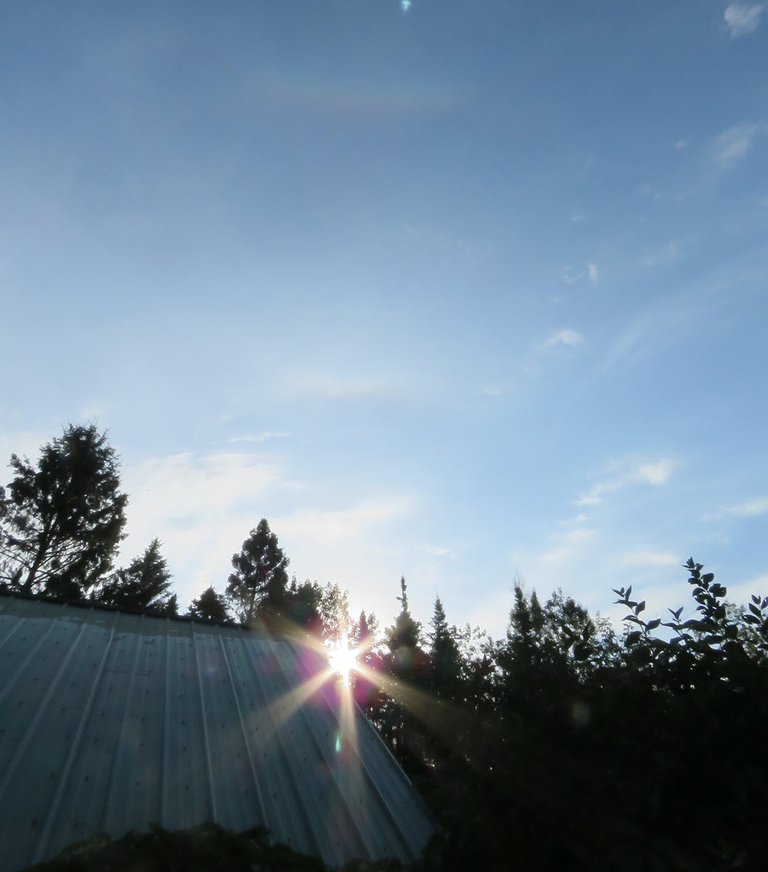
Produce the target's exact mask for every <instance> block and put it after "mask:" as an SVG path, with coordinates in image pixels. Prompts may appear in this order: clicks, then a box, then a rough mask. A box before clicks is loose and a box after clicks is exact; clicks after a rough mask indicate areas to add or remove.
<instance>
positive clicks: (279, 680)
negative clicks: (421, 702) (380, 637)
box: [0, 596, 432, 872]
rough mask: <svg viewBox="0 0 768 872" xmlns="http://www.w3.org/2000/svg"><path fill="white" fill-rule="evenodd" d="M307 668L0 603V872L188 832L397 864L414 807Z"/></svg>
mask: <svg viewBox="0 0 768 872" xmlns="http://www.w3.org/2000/svg"><path fill="white" fill-rule="evenodd" d="M324 668H325V664H324V663H323V662H322V661H321V659H320V658H319V656H318V654H317V653H316V652H313V651H312V650H310V649H309V648H306V649H305V648H304V647H303V646H301V645H299V644H297V643H296V642H294V641H291V640H289V639H284V638H275V637H271V636H269V635H267V634H265V633H259V632H257V631H249V630H243V629H241V628H238V627H227V626H214V625H207V624H201V623H198V622H193V621H190V620H179V619H168V618H159V617H153V616H148V615H138V614H126V613H122V612H112V611H107V610H101V609H94V608H82V607H79V606H75V607H73V606H67V605H64V604H58V603H49V602H42V601H39V600H30V599H23V598H17V597H9V596H0V807H1V808H2V809H3V813H2V814H1V815H0V868H2V869H4V870H7V872H13V870H17V869H20V868H22V867H23V866H25V865H27V864H29V863H31V862H35V861H39V860H42V859H46V858H48V857H51V856H55V855H56V854H57V853H59V852H60V851H61V850H62V848H64V847H65V846H66V845H67V844H69V843H71V842H73V841H77V840H80V839H83V838H86V837H87V836H89V835H90V834H92V833H95V832H99V831H105V832H108V833H110V834H111V835H113V836H116V837H117V836H120V835H122V834H123V833H125V832H127V831H128V830H131V829H137V830H145V829H147V827H148V824H149V823H155V822H156V823H159V824H161V825H162V826H164V827H167V828H169V829H176V828H188V827H192V826H194V825H196V824H199V823H202V822H204V821H206V820H212V821H215V822H216V823H218V824H221V825H222V826H224V827H226V828H228V829H232V830H243V829H246V828H248V827H252V826H257V825H260V826H266V827H268V828H269V829H270V830H271V832H272V836H273V838H274V839H275V840H277V841H283V842H287V843H288V844H289V845H291V846H292V847H294V848H295V849H296V850H299V851H302V852H306V853H310V854H315V855H318V856H320V857H322V858H323V860H324V861H325V862H327V863H329V864H334V865H335V864H340V863H342V862H345V861H346V860H348V859H351V858H352V857H360V858H363V859H380V858H383V857H387V856H389V857H395V858H397V859H400V860H404V861H408V860H411V859H413V858H414V857H415V856H416V855H417V854H418V853H419V851H420V850H421V848H422V847H423V846H424V844H425V842H426V841H427V839H428V838H429V836H430V834H431V832H432V825H431V823H430V821H429V818H428V816H427V814H426V812H425V810H424V807H423V805H422V803H421V801H420V800H419V798H418V796H417V795H416V794H415V792H414V790H413V788H412V786H411V785H410V782H409V781H408V780H407V778H406V777H405V775H404V774H403V772H402V770H401V769H400V767H399V766H398V765H397V763H396V761H395V760H394V758H393V757H392V756H391V754H390V753H389V751H388V749H387V748H386V746H385V745H384V744H383V742H382V741H381V739H380V738H379V736H378V735H377V734H376V732H375V730H374V729H373V728H372V726H371V725H370V724H369V723H368V722H367V721H366V720H365V718H364V717H363V716H362V714H361V713H360V712H359V711H358V710H357V708H356V707H354V706H353V705H350V706H349V711H350V713H351V714H350V716H349V719H348V720H345V718H344V716H343V713H342V707H343V699H342V698H341V697H340V696H339V694H338V691H337V690H336V688H335V685H333V684H329V683H327V682H326V683H325V684H323V683H322V682H318V681H315V682H312V679H313V677H314V676H316V675H318V673H319V672H320V671H321V670H323V669H324ZM318 684H320V685H321V686H320V687H317V685H318ZM301 688H307V690H306V691H305V692H304V693H302V692H301Z"/></svg>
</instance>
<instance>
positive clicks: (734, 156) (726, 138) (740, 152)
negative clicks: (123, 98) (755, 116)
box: [713, 124, 763, 170]
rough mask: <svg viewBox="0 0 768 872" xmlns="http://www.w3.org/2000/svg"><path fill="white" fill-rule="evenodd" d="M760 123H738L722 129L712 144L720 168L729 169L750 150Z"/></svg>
mask: <svg viewBox="0 0 768 872" xmlns="http://www.w3.org/2000/svg"><path fill="white" fill-rule="evenodd" d="M762 129H763V125H762V124H740V125H738V126H737V127H731V128H729V129H728V130H724V131H723V132H722V133H721V134H720V135H719V136H718V137H717V138H716V139H715V142H714V145H713V154H714V159H715V163H716V164H717V166H718V167H719V168H720V169H721V170H730V169H733V167H735V166H736V164H738V163H740V162H741V161H742V160H744V158H745V157H746V156H747V155H748V154H749V152H750V151H751V150H752V146H753V145H754V142H755V139H756V138H757V136H758V134H759V133H760V132H761V131H762Z"/></svg>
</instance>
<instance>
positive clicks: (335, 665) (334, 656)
mask: <svg viewBox="0 0 768 872" xmlns="http://www.w3.org/2000/svg"><path fill="white" fill-rule="evenodd" d="M356 663H357V651H356V650H354V649H352V648H348V647H347V645H346V643H345V642H340V643H339V644H337V645H334V646H333V648H331V649H330V651H329V652H328V665H329V666H330V667H331V670H332V671H333V672H336V673H337V674H338V675H340V676H341V680H342V681H343V682H344V684H349V673H350V672H351V671H352V670H353V669H354V668H355V665H356Z"/></svg>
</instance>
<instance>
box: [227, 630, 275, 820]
mask: <svg viewBox="0 0 768 872" xmlns="http://www.w3.org/2000/svg"><path fill="white" fill-rule="evenodd" d="M219 647H220V648H221V654H222V657H223V658H224V665H225V666H226V669H227V676H228V677H229V686H230V690H231V691H232V698H233V699H234V701H235V707H236V711H237V720H238V723H239V724H240V732H241V734H242V737H243V743H244V744H245V752H246V756H247V757H248V768H249V769H250V773H251V779H252V781H253V787H254V790H255V792H256V800H257V802H258V804H259V809H260V810H261V815H262V821H263V823H264V826H266V827H268V826H269V816H268V815H267V809H266V806H265V804H264V797H263V796H262V793H261V788H260V787H259V779H258V778H257V777H256V766H255V764H254V762H253V754H252V753H251V743H250V742H249V741H248V732H247V729H246V726H245V719H244V718H243V710H242V707H241V706H240V699H239V698H238V694H237V688H236V687H235V681H234V678H233V676H232V666H231V664H230V662H229V657H228V655H227V650H226V646H225V645H224V639H223V638H222V637H221V636H219Z"/></svg>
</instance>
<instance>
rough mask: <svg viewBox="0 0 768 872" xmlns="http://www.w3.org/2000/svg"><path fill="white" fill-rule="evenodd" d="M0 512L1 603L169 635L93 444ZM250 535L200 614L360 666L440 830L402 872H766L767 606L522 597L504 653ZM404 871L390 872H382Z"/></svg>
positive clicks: (692, 565)
mask: <svg viewBox="0 0 768 872" xmlns="http://www.w3.org/2000/svg"><path fill="white" fill-rule="evenodd" d="M11 467H12V469H13V471H14V473H15V477H14V478H13V480H12V481H11V482H10V483H9V485H8V487H7V489H6V490H5V491H4V492H2V493H0V583H2V584H3V585H4V586H5V587H6V588H7V589H10V590H16V591H20V592H25V593H44V594H48V595H51V596H58V597H62V596H65V597H77V598H89V599H94V600H98V601H101V602H105V603H110V604H112V605H117V606H121V607H130V608H147V607H149V608H155V609H157V610H158V611H163V610H165V612H166V613H169V614H173V613H176V611H177V604H176V600H175V597H174V595H173V594H172V593H171V589H170V575H169V573H168V570H167V566H166V564H165V561H164V559H163V558H162V555H161V553H160V544H159V542H158V541H157V540H154V541H153V542H151V543H150V545H149V546H148V547H147V549H146V551H145V552H144V553H143V554H142V555H140V556H139V557H137V558H135V559H134V560H133V561H132V562H131V563H130V564H129V565H128V566H127V567H125V568H123V569H117V570H113V569H112V560H113V558H114V555H115V551H116V548H117V545H118V543H119V541H120V540H121V536H122V529H123V526H124V523H125V517H124V514H125V508H126V503H127V498H126V496H125V495H124V494H122V493H121V492H120V488H119V477H118V474H117V472H118V470H117V460H116V457H115V455H114V452H113V451H112V449H111V448H109V446H108V445H107V443H106V439H105V437H104V435H102V434H99V433H98V432H97V431H96V429H95V428H93V427H68V428H66V429H65V431H64V434H63V435H62V436H61V437H60V438H58V439H55V440H53V441H52V442H51V443H49V444H48V445H46V446H44V448H43V449H42V451H41V455H40V459H39V461H38V463H37V465H33V464H31V463H30V462H29V461H28V460H26V459H21V458H19V457H17V456H16V455H14V456H13V457H12V459H11ZM288 566H289V561H288V558H287V557H286V556H285V554H284V553H283V551H282V549H281V547H280V545H279V542H278V540H277V536H276V535H275V533H274V532H273V531H272V530H270V528H269V524H268V522H267V521H266V520H265V519H262V520H261V521H260V522H259V523H258V525H257V526H256V527H255V528H254V529H253V530H252V531H251V532H250V534H249V536H248V538H247V539H246V540H245V541H244V543H243V545H242V548H241V550H240V551H239V552H238V553H236V554H234V555H233V557H232V572H231V574H230V575H229V578H228V580H227V583H226V588H225V590H224V592H223V593H218V592H216V591H215V590H214V589H213V588H209V589H208V590H206V591H204V592H203V593H202V594H201V595H200V597H198V598H197V599H196V600H194V601H193V602H192V604H191V606H190V614H192V615H194V616H197V617H204V618H209V619H214V620H226V619H229V618H230V617H231V618H234V619H236V620H238V621H243V622H251V623H252V622H262V623H264V624H266V625H267V626H282V625H283V623H284V622H286V621H287V622H290V624H291V625H293V626H299V627H300V628H301V629H302V631H303V632H305V633H308V634H313V635H315V636H317V637H318V638H323V639H338V638H345V639H347V640H348V642H349V643H350V644H352V645H355V646H357V650H358V661H359V669H358V671H357V672H356V673H355V674H354V675H353V677H352V680H351V692H352V693H353V694H354V696H355V699H356V700H357V702H358V704H359V705H360V707H361V708H362V709H363V711H364V712H365V714H366V715H367V717H368V718H369V719H370V721H371V722H372V723H373V724H374V726H375V727H376V729H377V730H378V731H379V733H380V734H381V736H382V738H383V739H384V741H385V742H386V743H387V744H388V746H389V748H390V749H391V751H392V753H393V754H394V755H395V756H396V758H397V759H398V760H399V761H400V763H401V764H402V765H403V767H404V768H405V770H406V771H407V772H408V774H409V776H410V777H411V779H412V780H413V781H414V783H415V785H416V786H417V788H418V789H419V790H420V792H421V793H422V795H423V796H424V798H425V799H426V801H427V803H428V805H429V807H430V809H431V811H432V813H433V815H434V817H435V820H436V823H437V824H438V835H437V836H436V837H435V839H434V840H433V841H432V843H430V845H429V846H428V848H427V850H426V851H425V853H424V855H423V857H422V858H421V859H420V860H419V861H418V862H417V864H416V865H415V866H414V870H416V869H421V870H437V869H447V870H460V869H461V870H464V869H490V870H496V869H498V870H502V869H503V870H507V869H510V868H520V869H526V870H538V869H542V870H543V869H558V870H560V869H563V870H565V869H568V870H570V869H573V870H582V869H584V870H587V869H589V870H614V869H619V870H624V869H627V870H638V872H639V870H681V872H682V870H721V869H722V870H725V869H762V868H764V859H763V858H764V853H765V836H764V809H765V808H768V762H767V761H768V755H766V754H765V752H764V748H763V744H764V742H763V737H764V734H765V725H766V723H768V597H766V598H761V597H760V596H757V595H754V596H753V597H752V599H751V601H750V602H749V603H748V604H747V605H746V606H743V607H736V606H734V605H732V604H730V603H729V602H728V599H727V589H726V587H725V586H724V585H723V584H721V583H719V582H717V581H716V580H715V578H714V575H713V574H712V573H709V572H705V571H704V567H703V566H702V565H701V564H699V563H697V562H695V561H694V560H693V559H692V558H691V559H690V560H689V561H688V562H687V563H686V564H685V571H686V573H687V576H688V589H689V592H690V596H691V606H690V607H689V610H688V612H686V610H685V608H684V607H675V605H676V604H673V607H672V608H670V609H669V610H668V612H667V617H663V616H657V617H652V618H648V617H647V616H646V604H645V602H644V601H643V600H642V599H640V598H639V597H637V596H636V595H635V594H633V590H632V587H631V586H629V587H617V588H616V589H615V590H614V592H613V593H614V596H615V600H614V602H616V603H618V604H619V605H621V606H622V607H623V608H624V610H625V618H624V628H623V629H621V630H616V629H615V628H614V627H613V625H612V624H611V623H609V622H608V621H606V620H605V619H601V618H600V617H599V616H597V615H591V614H590V613H589V612H588V611H587V610H586V609H585V608H584V607H583V606H581V605H579V604H578V603H577V602H576V601H575V600H574V599H573V598H571V597H569V596H567V595H566V594H564V593H563V592H562V591H561V590H560V589H556V590H555V591H554V592H553V593H552V594H551V595H550V596H549V597H548V598H547V599H546V600H544V601H541V600H540V599H539V597H538V595H537V594H536V592H535V591H530V592H527V591H525V590H524V588H523V587H522V586H521V585H519V584H517V585H515V586H514V591H513V602H512V606H511V610H510V615H509V623H508V627H507V631H506V634H505V636H504V637H503V638H501V639H492V638H491V637H490V636H488V635H487V634H485V633H484V632H483V631H482V630H480V629H479V628H471V627H463V628H460V627H456V626H455V625H452V624H450V623H449V620H448V616H447V615H446V612H445V609H444V607H443V604H442V602H441V601H440V599H439V597H438V598H437V599H436V600H435V603H434V610H433V614H432V618H431V621H430V622H429V624H428V626H427V627H424V626H422V624H421V623H420V622H419V621H417V620H416V619H415V618H414V617H413V615H412V613H411V610H410V606H409V602H408V587H407V583H406V581H405V579H404V578H403V579H401V582H400V592H399V596H398V597H397V601H398V603H399V611H398V612H397V614H396V617H395V620H394V622H393V623H392V625H391V626H389V627H387V628H385V629H383V630H380V629H379V627H378V624H377V622H376V620H375V617H374V616H371V615H366V614H365V613H362V614H361V615H360V616H359V618H358V619H357V620H352V618H351V617H350V614H349V605H348V602H347V598H346V594H345V593H344V592H342V591H340V590H339V588H338V587H337V586H335V585H325V586H321V585H319V584H317V583H316V582H314V583H310V582H308V581H307V582H304V583H301V584H299V583H298V582H297V581H296V579H295V578H294V579H289V577H288ZM387 868H395V867H387Z"/></svg>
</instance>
